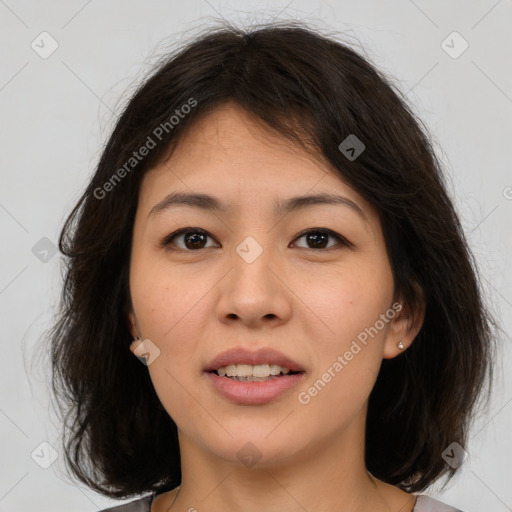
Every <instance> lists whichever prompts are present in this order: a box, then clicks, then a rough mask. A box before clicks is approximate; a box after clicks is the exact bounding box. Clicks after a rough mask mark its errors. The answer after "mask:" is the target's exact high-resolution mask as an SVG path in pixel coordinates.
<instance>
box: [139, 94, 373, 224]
mask: <svg viewBox="0 0 512 512" xmlns="http://www.w3.org/2000/svg"><path fill="white" fill-rule="evenodd" d="M173 191H180V192H188V193H193V192H202V193H210V194H212V195H215V196H217V197H221V198H223V203H226V204H228V205H230V206H231V205H233V207H234V208H236V207H242V206H243V204H244V203H247V204H248V205H249V204H250V203H251V201H257V200H259V201H261V202H262V203H261V204H264V203H265V204H268V205H269V208H270V207H271V206H272V208H274V205H275V204H277V203H278V202H282V201H283V200H284V199H286V198H289V197H292V196H294V197H297V196H303V195H311V194H319V193H330V194H337V195H343V196H345V197H347V198H349V199H350V200H352V201H354V202H356V203H357V204H358V205H359V206H360V207H361V209H362V210H363V211H365V213H367V214H368V215H369V216H371V215H376V211H375V209H374V208H373V206H372V205H371V204H370V203H369V202H368V201H366V200H365V199H364V198H363V197H362V196H361V195H360V194H358V193H357V192H356V191H355V190H354V189H352V188H351V187H350V186H349V185H348V184H347V183H345V182H343V181H342V178H341V176H340V174H339V172H338V171H335V170H334V169H333V168H332V167H331V166H330V165H329V163H328V162H327V161H326V160H325V158H323V156H322V155H317V156H313V155H311V154H310V153H308V152H306V151H305V150H304V149H303V148H301V147H299V146H298V145H297V144H295V143H293V142H292V141H290V140H289V139H287V138H286V137H284V136H282V135H280V134H278V133H276V132H275V131H273V130H271V129H270V128H269V127H268V126H266V125H265V124H264V123H263V122H262V121H261V120H259V119H257V118H255V117H254V116H253V115H251V114H250V113H248V112H247V111H246V110H245V109H243V108H242V107H240V106H239V105H237V104H236V103H234V102H230V103H227V104H224V105H222V106H219V107H218V108H216V109H214V110H212V111H211V112H209V113H207V114H205V115H204V116H203V117H201V118H200V119H199V120H197V121H196V122H195V123H193V124H192V125H191V126H190V127H189V128H188V129H187V131H186V132H185V133H184V134H183V135H182V136H181V137H180V139H179V141H178V143H177V144H176V146H175V147H174V148H173V150H172V152H171V153H170V155H169V156H168V157H167V158H166V159H164V160H163V161H162V162H161V163H160V164H158V165H157V166H155V167H154V168H153V169H151V170H150V171H148V172H147V173H146V176H145V177H144V180H143V182H142V185H141V191H140V192H141V193H140V195H141V197H140V200H141V201H140V203H142V204H141V206H143V207H144V208H145V209H149V208H151V207H153V206H154V204H155V203H156V202H158V201H161V200H162V199H163V198H164V197H165V196H166V195H167V194H169V193H170V192H173ZM249 199H251V201H250V200H249ZM263 202H264V203H263ZM274 210H275V208H274Z"/></svg>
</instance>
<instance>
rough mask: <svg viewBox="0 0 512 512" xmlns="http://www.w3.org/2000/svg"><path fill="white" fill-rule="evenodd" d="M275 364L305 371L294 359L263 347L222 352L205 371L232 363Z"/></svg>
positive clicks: (212, 370)
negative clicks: (252, 350) (255, 349)
mask: <svg viewBox="0 0 512 512" xmlns="http://www.w3.org/2000/svg"><path fill="white" fill-rule="evenodd" d="M266 363H268V364H271V365H272V364H275V365H279V366H282V367H283V368H289V369H290V370H291V371H292V372H301V373H302V372H304V371H305V370H304V368H303V367H302V366H301V365H300V364H299V363H298V362H296V361H294V360H293V359H290V358H289V357H287V356H285V355H284V354H282V353H281V352H278V351H277V350H274V349H272V348H261V349H259V350H257V351H254V352H251V351H250V350H247V349H243V348H233V349H230V350H226V351H225V352H222V353H221V354H219V355H218V356H217V357H215V358H214V359H213V360H212V361H211V362H210V363H209V364H208V365H207V366H206V368H205V372H215V371H216V370H218V369H219V368H222V367H224V366H229V365H232V364H249V365H252V366H256V365H259V364H266Z"/></svg>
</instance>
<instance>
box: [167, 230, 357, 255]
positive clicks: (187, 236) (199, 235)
mask: <svg viewBox="0 0 512 512" xmlns="http://www.w3.org/2000/svg"><path fill="white" fill-rule="evenodd" d="M329 237H332V238H334V239H336V240H337V241H338V243H339V244H338V245H344V246H346V247H353V244H351V243H350V242H349V241H348V240H347V239H346V238H344V237H343V236H341V235H340V234H338V233H335V232H334V231H331V230H330V229H325V228H313V229H308V230H306V231H303V232H302V233H300V234H299V235H298V236H297V237H296V238H295V240H300V239H301V238H304V239H306V243H307V244H312V247H300V248H301V249H309V250H318V249H331V248H332V246H330V247H326V244H328V239H329ZM208 238H212V237H211V235H210V234H209V233H207V232H206V231H204V230H203V229H201V228H194V227H188V228H181V229H179V230H177V231H175V232H174V233H171V234H170V235H168V236H166V237H165V238H164V239H163V240H162V242H161V244H160V245H161V247H166V248H167V247H168V246H170V245H172V244H174V240H175V239H177V240H181V241H182V245H179V244H177V247H178V249H181V250H184V251H187V250H188V251H190V250H192V251H194V250H198V249H205V248H207V247H208V246H207V245H205V243H206V240H207V239H208ZM212 239H213V238H212ZM335 245H336V244H335ZM210 247H211V246H210ZM171 250H172V249H171Z"/></svg>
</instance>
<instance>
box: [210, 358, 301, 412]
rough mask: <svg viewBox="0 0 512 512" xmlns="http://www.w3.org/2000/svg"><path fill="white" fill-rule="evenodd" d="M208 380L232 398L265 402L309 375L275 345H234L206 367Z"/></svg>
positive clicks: (249, 402)
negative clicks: (247, 347) (256, 348)
mask: <svg viewBox="0 0 512 512" xmlns="http://www.w3.org/2000/svg"><path fill="white" fill-rule="evenodd" d="M204 372H205V373H206V375H207V376H208V377H209V378H208V381H209V382H210V383H211V384H212V385H213V387H214V388H215V389H216V391H217V392H219V393H220V395H221V396H223V397H224V398H225V399H227V400H228V401H230V402H233V403H237V404H244V405H262V404H265V403H267V402H270V401H272V400H274V399H276V398H277V397H279V396H281V395H283V394H285V392H286V391H288V390H290V389H291V388H293V387H295V386H297V385H298V384H299V383H300V382H302V381H303V380H304V378H305V374H306V370H305V369H304V368H303V367H302V366H301V365H300V364H299V363H297V362H296V361H293V360H292V359H290V358H288V357H287V356H285V355H284V354H282V353H280V352H277V351H276V350H274V349H260V350H259V351H257V352H250V351H248V350H245V349H232V350H228V351H227V352H223V353H222V354H220V355H219V356H217V357H216V358H215V359H213V361H211V363H210V364H209V365H208V366H207V367H206V368H205V369H204Z"/></svg>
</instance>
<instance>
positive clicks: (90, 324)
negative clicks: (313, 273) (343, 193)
mask: <svg viewBox="0 0 512 512" xmlns="http://www.w3.org/2000/svg"><path fill="white" fill-rule="evenodd" d="M227 101H235V102H237V103H238V104H239V105H241V106H242V107H243V108H244V109H246V110H247V111H248V112H250V113H252V114H254V115H255V116H257V117H258V118H259V119H261V120H262V121H264V123H266V125H267V126H268V129H269V130H276V131H277V133H280V134H281V135H283V136H285V137H287V138H288V139H289V140H291V141H293V142H294V143H296V144H298V145H301V147H303V148H305V149H308V150H310V149H311V148H313V150H312V151H314V152H315V153H316V154H317V155H322V156H323V157H324V158H325V159H326V160H327V161H328V162H329V163H330V164H332V167H333V168H334V170H335V171H337V172H338V173H339V177H340V178H341V179H343V180H344V182H345V183H348V184H349V185H350V186H351V187H353V188H354V190H356V191H357V192H358V193H360V194H361V195H362V196H363V197H365V198H366V199H367V200H369V201H370V202H371V203H372V204H373V205H375V206H376V208H377V210H378V212H379V215H380V221H381V224H382V229H383V233H384V236H385V240H386V247H387V251H388V255H389V259H390V263H391V267H392V272H393V277H394V286H395V296H400V297H401V298H402V303H404V304H406V305H407V306H408V307H409V309H410V310H411V311H413V312H415V311H417V310H418V307H419V305H420V297H419V296H418V288H417V286H415V285H419V287H420V288H421V290H420V292H421V293H422V294H423V297H424V300H425V301H426V310H425V317H424V321H423V324H422V327H421V330H420V331H419V333H418V335H417V337H416V339H415V340H414V342H413V344H412V346H410V348H409V349H408V350H407V351H406V352H404V353H403V354H401V355H400V356H398V357H396V358H394V359H391V360H384V361H383V362H382V366H381V369H380V373H379V375H378V378H377V381H376V384H375V387H374V389H373V391H372V393H371V395H370V399H369V407H368V415H367V427H366V452H365V458H366V465H367V469H368V471H369V472H370V473H371V474H372V475H374V476H375V477H377V478H379V479H381V480H383V481H384V482H387V483H390V484H393V485H396V486H398V487H400V488H401V489H403V490H406V491H409V492H416V491H421V490H423V489H425V488H426V487H427V486H428V485H429V484H431V483H432V482H434V481H435V480H436V479H438V478H439V477H441V476H446V477H447V478H448V480H449V478H451V476H452V475H453V474H454V473H455V471H456V470H455V469H454V468H452V467H451V466H449V465H447V464H446V463H445V461H444V460H443V457H442V453H443V451H444V450H445V449H446V448H447V447H448V446H449V445H450V444H451V443H453V442H457V443H459V444H460V445H461V446H462V447H465V446H466V442H467V437H468V427H469V425H470V420H471V417H472V415H473V414H474V412H475V410H476V407H477V405H479V403H480V402H479V400H478V399H479V398H481V397H482V395H483V390H484V389H485V388H486V384H488V389H487V391H488V392H489V391H490V387H491V379H490V377H491V376H492V371H491V361H492V347H493V343H492V342H493V339H494V337H493V329H492V327H493V325H494V320H493V318H492V316H491V314H490V313H489V310H488V309H487V308H486V306H485V304H484V301H483V299H482V297H483V292H482V288H481V284H480V281H479V278H478V271H477V266H476V264H475V261H474V257H473V255H472V253H471V251H470V249H469V247H468V244H467V241H466V239H465V236H464V233H463V229H462V227H461V224H460V221H459V219H458V217H457V214H456V211H455V209H454V206H453V203H452V200H451V199H450V198H449V196H448V193H447V190H446V182H445V178H444V177H443V173H442V168H441V165H440V163H439V161H438V159H437V157H436V155H435V152H434V150H433V144H432V142H431V139H430V138H429V136H428V135H427V134H428V131H427V130H426V128H425V127H424V125H423V123H422V122H421V121H420V120H419V119H418V118H417V117H416V115H415V114H414V113H413V112H412V109H411V108H410V107H409V106H408V105H407V101H406V100H405V99H404V96H403V95H402V94H401V93H400V91H399V90H398V88H396V87H395V86H394V85H393V84H392V82H391V81H390V79H388V78H386V77H385V76H384V74H383V73H382V72H380V71H378V69H377V68H376V66H375V65H372V64H370V63H369V61H368V60H367V59H366V58H364V57H362V56H361V55H360V54H359V53H358V52H356V51H355V50H353V49H351V48H350V47H349V45H347V44H344V43H341V42H339V41H336V40H334V39H331V38H330V37H327V36H324V35H321V34H320V33H319V32H318V31H317V30H315V31H314V30H312V29H311V28H310V27H308V26H306V25H304V24H302V23H299V22H285V23H282V22H281V23H275V24H268V25H264V26H260V27H252V28H251V29H244V30H242V29H239V28H235V27H232V26H230V25H228V26H221V27H217V28H215V29H209V30H208V31H207V32H206V33H203V34H201V35H200V36H198V37H196V38H195V39H194V40H193V41H192V42H189V43H187V44H186V45H185V46H183V47H181V48H179V50H177V51H175V52H173V53H172V54H171V55H167V56H166V57H165V59H164V61H163V62H160V63H159V64H158V66H157V67H156V69H155V70H154V71H153V72H152V74H151V75H150V76H149V78H147V79H146V81H145V82H144V83H143V84H142V85H141V86H140V87H139V88H138V90H136V92H135V93H134V94H133V96H132V98H131V99H130V101H129V102H128V103H127V106H126V107H125V109H124V111H123V112H122V114H121V115H120V117H119V119H118V120H117V123H116V125H115V128H114V130H113V132H112V134H111V136H110V138H109V140H108V142H107V144H106V146H105V148H104V150H103V152H102V155H101V158H100V160H99V163H98V165H97V168H96V172H95V173H94V175H93V176H92V179H91V180H90V182H89V184H88V186H87V188H86V190H85V191H84V193H83V195H82V196H81V197H80V199H79V201H78V203H77V204H76V206H75V207H74V209H73V211H72V212H71V213H70V215H69V217H68V218H67V220H66V222H65V224H64V226H63V229H62V232H61V234H60V240H59V248H60V250H61V252H62V253H63V254H64V255H65V256H66V257H67V258H66V260H65V261H66V273H65V282H64V287H63V292H62V297H61V311H60V315H59V317H58V319H57V320H56V321H55V323H54V325H53V327H52V329H51V334H50V340H51V362H52V370H53V372H52V389H53V392H54V395H55V397H57V402H58V404H59V407H60V410H61V414H62V412H63V410H66V413H67V414H66V421H65V422H64V428H63V430H64V432H63V434H64V436H63V446H64V451H65V460H66V463H67V464H68V465H69V468H70V469H71V471H72V473H74V475H75V476H76V477H78V479H79V480H80V481H82V482H84V483H86V484H87V485H88V486H89V487H91V488H93V489H95V490H97V491H98V492H100V493H102V494H104V495H105V496H109V497H117V498H120V497H129V496H133V495H140V494H141V493H144V492H146V491H156V492H157V493H160V492H164V491H168V490H171V489H173V488H175V487H176V486H177V485H179V484H180V482H181V469H180V453H179V445H178V437H177V429H176V425H175V423H174V422H173V420H172V418H171V417H170V416H169V414H168V413H167V412H166V410H165V409H164V408H163V406H162V404H161V403H160V401H159V399H158V397H157V395H156V392H155V390H154V388H153V385H152V382H151V380H150V377H149V374H148V371H147V368H146V367H145V366H144V365H142V364H141V363H140V362H139V361H138V360H137V358H135V357H133V354H132V353H131V352H130V350H129V345H130V343H131V341H132V337H131V334H130V330H129V327H128V312H129V310H130V307H131V303H130V293H129V287H128V273H129V265H130V247H131V237H132V230H133V223H134V217H135V212H136V209H137V201H138V193H139V186H140V183H141V180H142V178H143V176H144V174H145V173H146V172H147V170H148V169H151V168H152V167H154V166H155V165H156V164H157V163H158V162H159V161H161V160H162V159H163V158H165V157H166V155H167V154H168V152H169V148H171V147H172V145H173V144H174V143H176V141H177V140H178V139H179V137H180V135H181V134H183V133H184V131H185V130H186V129H187V128H188V127H190V126H192V124H193V123H194V122H195V121H196V120H198V119H199V118H200V116H202V115H204V114H205V113H206V112H208V111H211V110H212V109H214V108H216V107H217V106H219V105H221V104H222V103H225V102H227ZM185 105H188V107H187V108H185V107H184V106H185ZM173 116H174V118H173ZM178 118H179V119H178ZM351 134H353V135H355V136H356V137H357V138H358V139H359V140H360V141H362V142H363V144H364V145H365V150H364V151H363V152H362V153H361V154H360V155H359V156H358V157H357V158H355V159H350V158H347V155H346V154H343V153H342V151H341V150H340V148H339V146H340V143H341V142H342V141H344V140H345V139H346V138H347V137H348V136H349V135H351ZM143 147H146V149H147V151H142V150H141V148H143ZM143 153H144V154H143Z"/></svg>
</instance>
